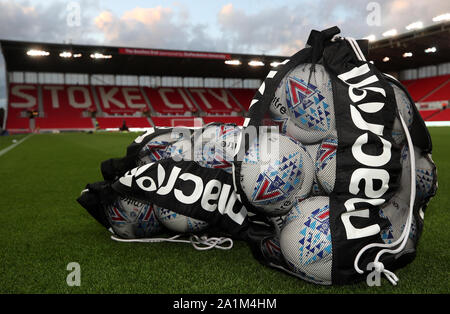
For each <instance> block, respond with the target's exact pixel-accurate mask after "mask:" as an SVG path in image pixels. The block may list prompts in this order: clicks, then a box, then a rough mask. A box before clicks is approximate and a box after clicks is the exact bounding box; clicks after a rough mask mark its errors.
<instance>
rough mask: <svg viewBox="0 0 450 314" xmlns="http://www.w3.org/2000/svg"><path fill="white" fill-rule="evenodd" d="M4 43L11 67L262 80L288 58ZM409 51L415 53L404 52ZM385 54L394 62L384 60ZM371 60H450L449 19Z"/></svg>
mask: <svg viewBox="0 0 450 314" xmlns="http://www.w3.org/2000/svg"><path fill="white" fill-rule="evenodd" d="M0 45H1V49H2V52H3V55H4V57H5V61H6V67H7V70H8V71H23V72H28V71H29V72H59V73H91V74H119V73H120V74H129V75H149V76H181V77H221V78H257V79H262V78H264V77H265V76H266V75H267V73H268V72H269V70H270V69H271V68H272V67H271V66H270V64H271V63H272V62H281V61H283V60H284V59H285V58H286V56H266V55H252V54H234V53H217V52H201V51H183V50H161V49H147V48H130V47H112V46H92V45H75V44H56V43H40V42H24V41H11V40H0ZM432 47H435V48H436V51H435V52H433V53H426V52H425V49H427V48H432ZM30 50H35V51H34V53H35V54H39V53H44V52H46V53H48V55H46V56H30V55H28V54H27V52H29V51H30ZM62 52H70V53H71V57H68V58H64V57H61V56H60V54H61V53H62ZM408 52H411V53H412V56H411V57H403V54H404V53H408ZM91 55H92V56H91ZM93 57H97V58H93ZM386 57H388V58H389V61H387V62H384V61H383V59H385V58H386ZM226 60H229V61H231V60H239V62H240V65H229V64H225V61H226ZM369 60H372V61H374V63H375V65H376V66H377V67H378V68H379V69H380V70H381V71H384V72H390V73H392V72H398V71H401V70H405V69H412V68H419V67H422V66H427V65H436V64H440V63H445V62H450V22H444V23H439V24H435V25H432V26H429V27H426V28H423V29H419V30H415V31H410V32H407V33H403V34H399V35H396V36H393V37H388V38H385V39H382V40H378V41H375V42H371V43H370V45H369ZM250 61H260V62H262V63H263V64H264V65H263V66H250V65H249V64H248V63H249V62H250Z"/></svg>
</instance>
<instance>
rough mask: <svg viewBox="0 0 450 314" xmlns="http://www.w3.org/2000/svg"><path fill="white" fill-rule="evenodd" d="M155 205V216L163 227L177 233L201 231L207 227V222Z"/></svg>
mask: <svg viewBox="0 0 450 314" xmlns="http://www.w3.org/2000/svg"><path fill="white" fill-rule="evenodd" d="M155 207H156V217H158V220H159V221H160V222H161V224H163V226H164V227H166V228H167V229H169V230H171V231H175V232H178V233H194V232H199V231H203V230H205V229H206V228H207V227H208V223H206V222H204V221H201V220H198V219H194V218H191V217H188V216H185V215H181V214H178V213H176V212H174V211H171V210H169V209H165V208H161V207H158V206H155Z"/></svg>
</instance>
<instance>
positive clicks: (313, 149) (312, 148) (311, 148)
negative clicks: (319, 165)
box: [305, 143, 326, 196]
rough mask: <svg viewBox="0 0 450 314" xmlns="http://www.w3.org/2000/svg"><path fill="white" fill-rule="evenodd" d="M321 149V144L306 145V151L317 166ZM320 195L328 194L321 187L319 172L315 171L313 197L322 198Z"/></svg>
mask: <svg viewBox="0 0 450 314" xmlns="http://www.w3.org/2000/svg"><path fill="white" fill-rule="evenodd" d="M319 147H320V143H318V144H310V145H305V148H306V151H307V152H308V153H309V156H311V158H312V161H313V163H314V164H316V157H317V152H318V150H319ZM320 195H326V193H325V191H324V190H323V189H322V188H321V186H320V183H319V179H318V178H317V171H314V176H313V184H312V189H311V196H320Z"/></svg>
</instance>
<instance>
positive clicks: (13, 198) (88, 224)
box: [0, 128, 450, 294]
mask: <svg viewBox="0 0 450 314" xmlns="http://www.w3.org/2000/svg"><path fill="white" fill-rule="evenodd" d="M430 132H431V134H432V137H433V147H434V150H433V159H434V160H435V162H436V164H437V166H438V177H439V190H438V194H437V196H436V197H435V198H434V199H433V200H432V201H431V202H430V204H429V207H428V209H427V211H426V213H425V226H424V231H423V234H422V237H421V239H420V242H419V247H418V253H417V258H416V259H415V260H414V262H413V263H411V264H410V265H408V266H407V267H405V268H403V269H400V270H398V271H397V272H396V273H397V275H398V276H399V278H400V282H399V284H398V286H396V287H393V286H392V285H391V284H390V283H389V282H388V281H387V280H386V279H385V278H384V277H383V279H382V284H381V286H380V287H368V286H367V285H366V284H365V283H364V282H363V283H360V284H357V285H350V286H344V287H342V286H333V287H329V286H317V285H313V284H310V283H306V282H304V281H302V280H300V279H297V278H294V277H291V276H289V275H286V274H284V273H281V272H279V271H276V270H274V269H271V268H267V267H264V266H262V265H260V264H259V263H258V262H257V261H256V260H255V259H254V258H253V257H252V255H251V253H250V250H249V248H248V247H247V245H246V244H245V243H242V242H235V245H234V247H233V249H232V250H230V251H223V250H210V251H201V252H199V251H196V250H194V249H193V248H192V247H191V246H190V245H187V244H179V243H158V244H144V243H118V242H114V241H112V240H111V239H110V238H109V232H108V231H107V230H105V229H104V228H103V227H102V226H100V224H98V223H97V222H96V221H95V220H94V219H93V218H92V217H91V216H90V215H89V214H88V213H87V212H86V211H85V210H84V209H83V208H82V207H81V206H79V204H78V203H77V202H76V198H77V197H78V196H79V194H80V191H81V190H82V189H83V188H84V186H85V185H86V184H87V183H92V182H95V181H100V180H101V173H100V168H99V166H100V162H101V161H103V160H106V159H108V158H112V157H121V156H123V155H124V154H125V149H126V147H127V146H128V145H129V144H130V143H131V141H132V140H133V139H134V138H135V137H136V136H137V135H136V134H112V133H99V134H85V133H66V134H43V135H32V136H31V137H30V138H28V139H27V140H26V141H24V142H23V143H21V144H20V145H18V146H17V147H15V148H14V149H12V150H10V151H9V152H7V153H6V154H4V155H2V156H0V293H276V294H280V293H294V294H297V293H299V294H301V293H320V294H322V293H449V292H450V281H449V278H450V276H449V275H450V272H449V269H450V267H449V266H450V265H449V264H450V254H449V253H450V248H449V247H450V234H449V222H450V210H449V205H450V199H449V193H448V192H449V191H450V177H449V175H450V158H449V156H450V145H449V142H450V128H430ZM20 138H21V137H20V136H19V137H17V139H18V140H20ZM12 139H13V138H12V137H0V150H2V149H3V148H5V147H7V146H8V145H10V144H11V141H12ZM70 262H77V263H79V264H80V266H81V286H79V287H69V286H68V285H67V283H66V277H67V275H68V274H69V271H68V270H67V269H66V267H67V264H68V263H70Z"/></svg>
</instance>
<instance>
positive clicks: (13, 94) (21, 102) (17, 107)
mask: <svg viewBox="0 0 450 314" xmlns="http://www.w3.org/2000/svg"><path fill="white" fill-rule="evenodd" d="M37 94H38V86H37V85H35V84H14V83H12V84H10V85H9V93H8V95H9V99H8V113H7V119H6V129H7V130H9V131H12V132H28V131H30V122H29V121H30V119H29V118H28V113H27V112H28V111H35V110H38V101H37V99H38V98H37Z"/></svg>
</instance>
